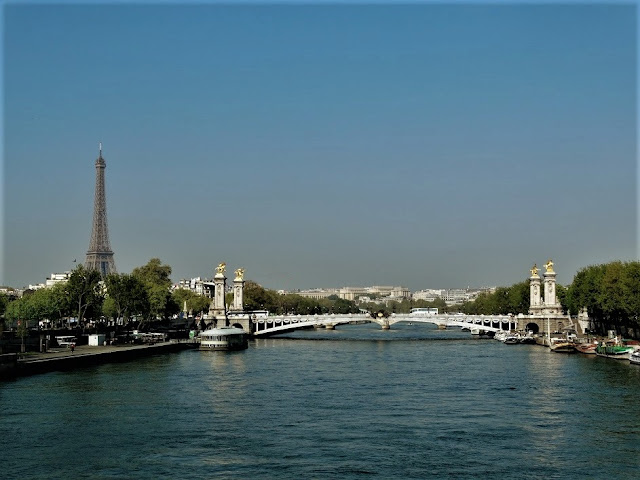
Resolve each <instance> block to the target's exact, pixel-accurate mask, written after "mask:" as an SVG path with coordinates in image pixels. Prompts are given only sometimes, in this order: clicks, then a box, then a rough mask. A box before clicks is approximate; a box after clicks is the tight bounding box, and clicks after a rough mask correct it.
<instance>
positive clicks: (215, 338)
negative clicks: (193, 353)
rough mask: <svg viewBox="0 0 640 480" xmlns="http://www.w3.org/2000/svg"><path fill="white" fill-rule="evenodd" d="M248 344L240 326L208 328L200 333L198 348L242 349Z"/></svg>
mask: <svg viewBox="0 0 640 480" xmlns="http://www.w3.org/2000/svg"><path fill="white" fill-rule="evenodd" d="M248 346H249V342H248V339H247V334H246V333H245V331H244V330H242V329H241V328H236V327H221V328H210V329H208V330H205V331H204V332H202V333H201V334H200V350H244V349H245V348H247V347H248Z"/></svg>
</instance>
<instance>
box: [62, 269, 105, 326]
mask: <svg viewBox="0 0 640 480" xmlns="http://www.w3.org/2000/svg"><path fill="white" fill-rule="evenodd" d="M101 280H102V276H101V275H100V272H98V271H96V270H88V269H86V268H84V266H83V265H82V264H80V265H78V266H77V267H76V268H75V269H74V270H73V272H71V276H70V277H69V280H68V281H67V283H66V285H67V288H66V291H67V292H68V294H69V301H70V303H71V304H72V305H74V306H75V307H74V308H75V311H76V314H77V317H78V323H80V324H83V323H84V319H85V317H95V316H97V315H99V314H100V313H101V311H102V301H103V300H104V295H103V291H102V285H101Z"/></svg>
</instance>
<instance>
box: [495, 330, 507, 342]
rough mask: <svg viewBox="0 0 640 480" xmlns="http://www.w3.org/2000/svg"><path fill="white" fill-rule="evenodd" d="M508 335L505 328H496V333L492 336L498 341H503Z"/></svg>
mask: <svg viewBox="0 0 640 480" xmlns="http://www.w3.org/2000/svg"><path fill="white" fill-rule="evenodd" d="M508 335H509V332H507V331H505V330H498V331H497V332H496V334H495V335H494V336H493V338H494V339H495V340H498V341H499V342H504V340H505V338H507V336H508Z"/></svg>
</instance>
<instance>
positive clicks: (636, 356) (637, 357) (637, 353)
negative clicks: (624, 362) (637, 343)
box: [629, 350, 640, 365]
mask: <svg viewBox="0 0 640 480" xmlns="http://www.w3.org/2000/svg"><path fill="white" fill-rule="evenodd" d="M629 362H631V363H633V364H635V365H640V350H634V351H633V353H631V356H630V357H629Z"/></svg>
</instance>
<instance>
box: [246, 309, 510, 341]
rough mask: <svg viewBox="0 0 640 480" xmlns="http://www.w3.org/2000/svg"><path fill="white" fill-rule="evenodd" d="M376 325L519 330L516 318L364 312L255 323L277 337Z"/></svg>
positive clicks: (255, 329) (256, 329) (258, 332)
mask: <svg viewBox="0 0 640 480" xmlns="http://www.w3.org/2000/svg"><path fill="white" fill-rule="evenodd" d="M365 322H375V323H377V324H378V325H380V326H381V327H382V329H383V330H387V329H389V328H391V325H394V324H396V323H400V322H407V323H432V324H435V325H438V326H439V327H440V328H447V327H466V328H469V329H470V330H472V331H473V330H482V331H484V332H497V331H499V330H517V329H518V320H517V318H516V317H514V316H512V315H446V314H442V315H416V314H408V313H406V314H395V313H394V314H391V315H390V316H389V317H375V318H374V317H372V316H371V315H369V314H364V313H349V314H323V315H270V316H269V317H266V318H257V319H252V320H251V327H252V328H251V331H252V333H253V335H254V336H268V335H276V334H278V333H286V332H291V331H294V330H300V329H303V328H310V327H324V328H327V329H334V328H335V327H336V326H338V325H345V324H357V323H365Z"/></svg>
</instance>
